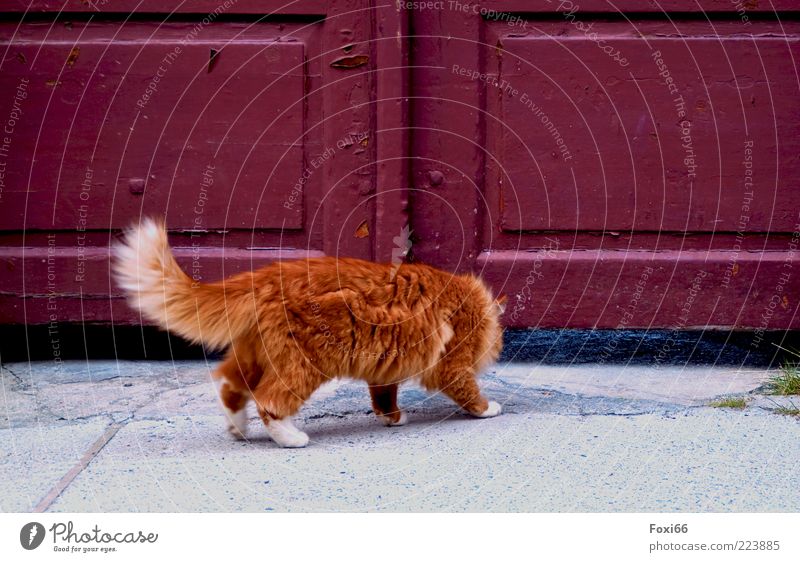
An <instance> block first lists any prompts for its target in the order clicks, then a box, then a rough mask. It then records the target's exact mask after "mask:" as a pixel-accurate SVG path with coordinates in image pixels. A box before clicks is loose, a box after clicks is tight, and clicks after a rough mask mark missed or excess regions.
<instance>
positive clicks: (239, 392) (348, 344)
mask: <svg viewBox="0 0 800 562" xmlns="http://www.w3.org/2000/svg"><path fill="white" fill-rule="evenodd" d="M114 271H115V274H116V276H117V280H118V282H119V284H120V286H121V287H122V288H123V289H124V290H125V292H126V293H127V294H128V296H129V299H130V302H131V304H132V305H133V306H134V307H135V308H137V309H138V310H140V311H141V313H142V314H143V315H144V316H145V317H146V318H147V319H148V320H150V321H153V322H155V323H157V324H158V325H159V326H161V327H163V328H165V329H167V330H170V331H173V332H175V333H177V334H180V335H181V336H183V337H186V338H188V339H190V340H192V341H194V342H202V343H204V344H205V345H207V346H210V347H214V348H223V347H227V348H228V351H227V353H226V356H225V359H224V360H223V362H222V364H221V365H220V367H219V368H218V370H217V373H216V376H217V377H219V378H221V379H222V380H223V381H224V383H225V384H224V385H222V386H221V390H220V394H221V400H222V401H223V404H224V405H225V406H226V408H227V409H228V410H229V411H231V412H237V411H239V410H241V408H244V407H245V406H246V403H247V401H248V400H250V399H253V400H254V401H255V402H256V405H257V408H258V412H259V414H260V416H261V418H262V420H263V421H264V422H265V423H266V424H267V425H268V429H269V425H270V423H271V422H274V421H275V420H282V419H284V418H288V417H289V416H292V415H293V414H295V412H297V410H298V409H299V408H300V406H301V405H302V404H303V403H304V402H305V401H306V400H307V399H308V398H309V396H311V394H312V393H313V392H314V391H315V390H316V389H317V388H318V387H319V386H320V385H321V384H323V383H324V382H326V381H327V380H329V379H332V378H336V377H351V378H355V379H360V380H363V381H365V382H367V383H368V384H369V385H370V394H371V396H372V404H373V409H374V411H375V413H376V414H377V415H378V416H380V417H382V418H383V419H384V421H385V422H386V423H388V424H390V425H391V424H398V423H402V422H401V418H402V420H404V416H403V415H402V413H401V412H400V410H399V409H398V407H397V385H399V384H401V383H403V382H404V381H407V380H412V379H413V380H417V381H419V382H420V383H421V384H422V385H423V386H424V387H425V388H427V389H428V390H432V391H441V392H443V393H444V394H446V395H447V396H449V397H450V398H451V399H452V400H453V401H455V402H456V403H457V404H458V405H459V406H461V407H462V408H464V409H465V410H466V411H468V412H470V413H472V414H475V415H478V416H483V415H496V414H497V413H499V406H498V405H497V404H493V405H490V404H489V402H488V401H487V400H486V399H485V398H484V397H483V396H482V395H481V392H480V390H479V388H478V385H477V383H476V377H477V376H478V375H479V374H480V372H481V371H482V370H483V369H484V368H485V367H486V366H487V365H488V364H490V363H491V362H493V361H496V360H497V358H498V356H499V354H500V351H501V348H502V328H501V326H500V322H499V316H500V315H501V314H502V310H503V308H504V303H505V297H503V298H501V299H500V300H494V299H493V297H492V295H491V293H490V291H489V290H488V288H487V287H486V286H485V285H484V283H483V282H482V281H481V280H480V279H478V278H477V277H474V276H472V275H452V274H449V273H445V272H443V271H440V270H437V269H435V268H433V267H429V266H426V265H420V264H403V265H401V266H400V267H399V268H393V267H392V266H391V265H388V264H376V263H371V262H367V261H362V260H357V259H347V258H345V259H334V258H314V259H308V260H298V261H290V262H276V263H273V264H271V265H269V266H266V267H264V268H262V269H260V270H258V271H254V272H248V273H242V274H239V275H234V276H232V277H230V278H228V279H225V280H224V281H220V282H217V283H209V284H199V283H194V282H193V281H192V279H191V278H190V277H189V276H188V275H186V274H185V273H184V272H183V271H182V270H181V269H180V267H179V266H178V264H177V262H176V261H175V259H174V257H173V255H172V252H171V250H170V248H169V245H168V242H167V234H166V231H165V229H164V227H163V225H161V224H158V223H155V222H153V221H152V220H146V221H143V222H142V223H141V224H140V225H138V226H136V227H134V228H132V229H131V230H129V231H128V232H127V234H126V236H125V238H124V241H123V243H122V244H121V245H120V246H118V248H117V250H116V259H115V264H114ZM275 428H276V431H277V429H280V428H279V427H278V425H277V424H276V425H275ZM290 429H294V428H290ZM301 435H304V434H301ZM276 440H277V439H276ZM306 441H307V437H306ZM304 444H305V443H304V442H303V443H300V444H294V445H288V446H302V445H304Z"/></svg>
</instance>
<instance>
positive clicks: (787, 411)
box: [775, 406, 800, 417]
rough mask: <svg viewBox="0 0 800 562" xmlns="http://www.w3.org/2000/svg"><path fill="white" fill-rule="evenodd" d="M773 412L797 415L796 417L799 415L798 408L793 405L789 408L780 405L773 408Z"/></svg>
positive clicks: (799, 409) (799, 410)
mask: <svg viewBox="0 0 800 562" xmlns="http://www.w3.org/2000/svg"><path fill="white" fill-rule="evenodd" d="M775 413H776V414H782V415H784V416H798V417H800V408H795V407H791V408H789V407H786V406H781V407H780V408H775Z"/></svg>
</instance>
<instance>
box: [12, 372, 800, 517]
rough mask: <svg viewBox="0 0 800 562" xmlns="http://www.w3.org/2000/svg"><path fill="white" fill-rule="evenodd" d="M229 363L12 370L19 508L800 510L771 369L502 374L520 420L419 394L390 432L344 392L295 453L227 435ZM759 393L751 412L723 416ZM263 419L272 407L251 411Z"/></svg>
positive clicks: (362, 393) (317, 413)
mask: <svg viewBox="0 0 800 562" xmlns="http://www.w3.org/2000/svg"><path fill="white" fill-rule="evenodd" d="M214 366H215V363H213V362H209V363H206V362H202V361H200V362H198V361H182V362H175V363H171V362H148V361H90V362H79V361H74V362H73V361H68V362H63V363H60V364H56V363H53V362H41V363H31V364H28V363H15V364H7V365H4V366H3V367H2V368H0V378H1V380H0V382H2V391H3V392H2V394H1V395H0V407H2V411H3V413H4V415H3V418H2V420H0V424H1V425H0V432H2V437H0V443H2V449H0V477H2V479H3V482H4V488H3V492H4V493H3V495H2V499H0V508H1V509H2V510H3V511H78V512H84V511H121V512H129V511H166V512H175V511H796V510H797V508H798V506H800V485H798V484H800V476H798V470H797V468H798V467H797V463H798V459H800V420H798V419H797V418H794V417H791V416H784V415H780V414H778V413H776V409H777V408H778V407H779V406H782V405H790V404H791V403H792V402H793V403H794V404H796V405H797V406H800V398H795V399H791V398H780V399H779V398H777V397H768V396H764V395H763V394H762V393H761V390H760V387H761V386H762V385H763V383H764V381H765V380H766V378H767V377H768V376H769V374H770V372H769V371H766V370H763V369H758V368H752V367H747V368H742V369H737V368H732V367H659V368H649V367H643V366H627V367H626V366H623V365H576V366H546V365H536V364H515V363H512V364H506V365H498V366H497V367H496V368H494V369H493V370H492V371H490V372H489V373H487V374H486V375H485V376H484V377H483V378H482V379H481V381H482V386H483V387H484V389H485V394H486V395H487V396H489V397H490V398H491V399H493V400H496V401H498V402H500V403H501V404H503V408H504V412H503V415H501V416H499V417H497V418H491V419H484V420H478V419H473V418H470V417H468V416H466V415H465V414H463V413H461V412H460V411H458V409H457V408H456V407H455V406H454V405H453V404H452V403H450V402H449V401H448V400H447V399H445V398H444V397H442V396H438V395H430V394H427V393H425V392H424V391H422V390H421V389H419V388H417V387H415V386H414V385H407V386H405V387H403V388H402V389H401V393H400V399H399V401H400V404H401V406H402V407H403V408H404V409H406V411H407V412H408V414H409V424H408V425H406V426H403V427H392V428H386V427H383V425H382V424H381V423H380V422H379V421H378V420H377V419H375V417H374V416H373V415H372V413H371V410H370V403H369V395H368V392H367V388H366V385H364V384H363V383H358V382H352V381H334V382H332V383H330V384H329V385H327V386H325V387H323V388H321V389H320V390H319V391H318V392H317V393H316V394H315V395H314V397H313V398H312V400H311V401H310V402H309V403H308V404H306V406H305V407H304V408H303V409H302V410H301V412H300V414H299V415H298V417H297V421H298V426H299V427H301V428H303V429H304V430H305V431H306V432H307V433H308V434H309V436H310V437H311V443H310V444H309V446H308V447H307V448H306V449H294V450H290V449H280V448H278V447H277V446H275V444H273V443H272V442H271V441H270V440H269V439H268V438H267V437H266V433H265V431H264V428H263V427H261V422H260V421H259V420H258V419H257V416H256V413H255V410H254V409H252V410H251V411H250V439H249V440H248V441H244V442H237V441H233V440H232V439H230V438H229V437H228V435H227V433H226V432H225V429H224V426H225V423H224V418H223V414H222V413H221V410H220V409H219V406H218V403H217V399H216V397H215V394H214V390H213V385H212V383H211V379H210V372H211V370H213V368H214ZM720 396H744V397H746V398H747V399H748V406H747V407H746V408H745V409H743V410H729V409H721V408H713V407H709V403H710V402H711V401H712V400H714V399H715V398H717V397H720ZM251 408H252V405H251Z"/></svg>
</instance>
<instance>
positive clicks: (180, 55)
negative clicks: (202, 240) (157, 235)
mask: <svg viewBox="0 0 800 562" xmlns="http://www.w3.org/2000/svg"><path fill="white" fill-rule="evenodd" d="M187 29H188V30H190V29H191V28H190V27H188V26H161V27H159V28H158V29H157V30H155V29H153V30H148V31H149V32H150V33H149V35H145V34H144V33H142V34H141V35H140V34H134V33H133V32H132V31H131V30H126V34H124V35H123V37H121V38H120V37H119V33H120V28H119V27H117V26H108V25H102V26H92V25H86V26H85V27H81V26H79V25H73V26H72V27H71V28H69V29H67V28H57V30H56V31H50V32H48V30H47V29H46V28H44V27H42V26H32V28H30V29H28V28H24V29H21V30H17V40H16V41H15V43H14V45H13V50H12V52H13V53H14V57H16V60H12V61H10V63H7V64H6V65H5V68H4V75H5V79H4V81H3V86H2V88H1V89H0V96H2V99H4V100H11V99H13V98H14V95H15V91H16V90H17V86H18V85H19V84H21V83H23V82H22V81H24V80H29V82H28V85H27V86H26V90H27V92H28V96H27V97H26V99H25V100H24V101H23V103H24V111H25V122H27V123H38V124H40V129H39V131H38V134H31V135H27V136H23V137H22V138H21V139H20V142H19V143H18V144H16V145H15V146H14V149H15V150H16V151H17V154H19V155H20V156H19V157H17V158H13V159H11V160H10V161H9V166H8V169H7V172H6V183H7V184H8V186H9V188H7V189H6V190H5V193H4V199H5V201H4V219H5V221H4V223H5V224H4V227H5V228H8V229H14V230H16V229H20V230H21V229H23V228H25V229H27V230H50V229H56V230H73V229H76V228H77V227H78V226H80V227H82V228H83V229H108V228H114V229H119V228H123V227H125V226H127V225H128V224H130V222H131V221H132V220H134V219H135V218H136V217H138V216H140V215H152V214H163V213H164V210H165V209H166V210H167V213H168V215H169V217H170V227H172V228H178V229H221V228H253V227H256V228H275V229H279V228H281V227H282V226H284V225H285V227H286V228H300V227H301V226H302V201H300V200H298V201H297V204H296V205H291V206H285V205H283V200H284V199H285V197H286V195H285V191H284V190H283V189H273V185H279V186H287V185H288V186H291V185H293V184H294V183H295V182H296V181H297V179H298V178H299V177H300V176H301V173H302V169H303V130H304V123H303V106H302V103H298V101H297V100H302V99H303V95H304V91H303V90H304V76H303V70H304V65H303V62H304V56H303V45H302V44H301V43H300V42H297V41H295V42H278V41H274V40H270V39H269V38H268V37H265V38H264V39H262V40H259V41H252V40H248V41H240V42H236V41H234V42H231V39H232V37H233V36H234V34H235V30H232V29H227V28H224V29H222V30H220V32H218V33H216V34H215V35H216V37H215V38H213V39H212V38H206V39H204V40H202V41H193V42H191V43H187V42H186V41H185V36H186V34H187ZM5 31H8V29H6V30H5ZM272 31H273V33H275V34H277V30H275V29H273V30H272ZM262 34H263V35H267V36H268V35H270V33H269V30H267V29H264V30H263V31H262ZM126 35H128V36H126ZM65 50H66V51H67V52H68V53H69V54H68V57H71V59H70V60H69V61H68V62H67V63H66V64H65V61H64V58H63V54H64V52H65ZM211 53H215V56H214V59H213V61H212V60H210V56H211ZM22 60H25V61H31V63H33V62H34V61H35V66H34V71H33V73H31V70H30V68H29V65H28V64H27V63H22ZM31 75H32V77H31ZM243 101H244V102H245V103H244V104H243V103H242V102H243ZM34 154H35V158H36V166H31V162H32V157H33V155H34ZM81 186H83V188H82V187H81ZM234 200H235V201H236V206H235V212H230V209H231V205H232V202H233V201H234ZM259 204H260V207H259ZM26 206H27V209H28V212H27V213H26ZM39 209H49V210H50V211H51V212H49V213H44V212H38V210H39ZM34 210H37V212H33V211H34Z"/></svg>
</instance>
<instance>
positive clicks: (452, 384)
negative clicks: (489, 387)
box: [422, 366, 502, 418]
mask: <svg viewBox="0 0 800 562" xmlns="http://www.w3.org/2000/svg"><path fill="white" fill-rule="evenodd" d="M422 382H423V384H424V385H425V386H426V387H427V388H428V389H429V390H440V391H441V392H442V393H443V394H445V395H446V396H448V397H449V398H450V399H451V400H452V401H453V402H455V403H456V404H458V405H459V406H461V407H462V408H463V409H464V410H466V411H467V412H468V413H470V414H472V415H473V416H475V417H478V418H491V417H494V416H497V415H499V414H500V413H501V412H502V407H501V406H500V404H498V403H497V402H494V401H490V400H487V399H486V398H485V397H484V396H483V394H481V389H480V387H479V386H478V382H477V381H476V380H475V374H474V373H473V372H472V370H471V369H468V368H455V367H447V366H443V367H442V368H441V369H440V370H439V372H437V373H436V374H435V376H430V377H427V378H423V381H422Z"/></svg>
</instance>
